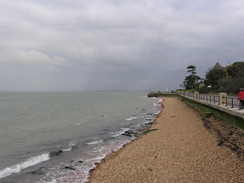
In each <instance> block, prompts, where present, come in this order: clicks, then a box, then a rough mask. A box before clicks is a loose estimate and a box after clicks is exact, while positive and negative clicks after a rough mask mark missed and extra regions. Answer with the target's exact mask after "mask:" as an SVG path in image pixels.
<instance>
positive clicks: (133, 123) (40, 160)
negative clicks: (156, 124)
mask: <svg viewBox="0 0 244 183" xmlns="http://www.w3.org/2000/svg"><path fill="white" fill-rule="evenodd" d="M159 102H160V100H159V99H157V98H148V97H147V92H145V91H82V92H1V93H0V183H19V182H20V183H33V182H36V183H62V182H65V183H69V182H72V183H85V182H87V181H88V178H89V171H90V170H91V169H93V168H94V167H95V166H96V165H97V164H98V163H99V162H100V161H101V160H102V159H103V158H104V157H105V156H106V155H107V154H109V153H111V152H113V151H116V150H118V149H120V148H122V147H123V146H124V145H125V144H126V143H129V142H130V141H132V140H134V139H135V138H137V137H138V136H140V134H142V133H143V130H144V129H146V128H148V127H149V126H150V125H151V124H152V122H153V120H154V115H155V114H157V113H159V112H160V110H161V109H160V104H159Z"/></svg>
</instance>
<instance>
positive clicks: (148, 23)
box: [0, 0, 244, 90]
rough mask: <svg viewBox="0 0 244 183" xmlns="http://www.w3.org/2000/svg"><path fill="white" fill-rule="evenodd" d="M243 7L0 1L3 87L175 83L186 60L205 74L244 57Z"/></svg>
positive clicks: (140, 0)
mask: <svg viewBox="0 0 244 183" xmlns="http://www.w3.org/2000/svg"><path fill="white" fill-rule="evenodd" d="M243 6H244V2H243V1H241V0H221V1H220V0H216V1H206V0H200V1H193V0H187V1H181V0H164V1H156V0H155V1H154V0H152V1H148V0H132V1H131V0H130V1H128V0H124V1H122V0H115V1H108V0H99V1H98V0H93V1H85V0H82V1H80V0H74V1H67V0H53V1H46V0H43V1H31V0H20V1H13V0H9V1H3V2H1V6H0V28H1V29H0V38H1V42H0V73H1V74H0V77H1V78H4V81H9V82H7V83H5V84H4V85H2V86H1V87H0V90H8V89H11V90H14V89H16V90H24V89H23V88H26V89H27V90H45V89H48V90H49V89H50V88H52V89H53V90H54V89H59V90H60V89H61V90H66V89H67V90H69V89H71V90H72V89H76V90H86V89H87V90H89V89H152V90H154V89H155V90H159V89H164V88H165V87H168V88H172V89H173V88H178V86H179V84H180V83H181V82H182V80H183V79H184V77H185V75H186V74H187V73H186V67H187V66H188V65H192V64H193V65H196V66H197V72H199V74H200V75H201V77H203V76H204V74H205V72H206V71H207V69H208V68H209V67H211V66H213V65H214V64H215V62H217V61H218V62H220V63H221V64H223V65H227V64H228V63H230V62H234V61H237V60H243V51H242V50H243V46H244V40H243V39H244V37H243V36H242V33H243V30H244V25H243V20H244V12H243V10H242V7H243ZM27 73H28V74H29V75H32V76H33V77H32V79H26V78H28V76H29V75H28V74H27ZM169 78H170V79H169ZM2 80H3V79H2ZM24 81H28V82H24ZM8 83H9V84H8ZM18 83H24V84H23V85H22V86H23V88H22V89H20V88H21V87H20V86H19V84H18Z"/></svg>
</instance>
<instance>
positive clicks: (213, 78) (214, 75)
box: [205, 69, 227, 90]
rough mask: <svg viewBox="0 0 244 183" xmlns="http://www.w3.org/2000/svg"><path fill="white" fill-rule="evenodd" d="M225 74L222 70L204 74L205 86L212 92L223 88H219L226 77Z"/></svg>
mask: <svg viewBox="0 0 244 183" xmlns="http://www.w3.org/2000/svg"><path fill="white" fill-rule="evenodd" d="M226 75H227V74H226V72H225V71H224V70H222V69H213V70H210V71H209V72H208V73H207V74H206V80H205V84H206V85H207V86H209V85H210V86H211V88H213V89H214V90H216V89H218V88H220V87H223V86H220V83H221V82H220V81H221V79H222V78H224V77H226Z"/></svg>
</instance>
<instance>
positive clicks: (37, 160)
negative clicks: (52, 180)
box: [0, 153, 50, 179]
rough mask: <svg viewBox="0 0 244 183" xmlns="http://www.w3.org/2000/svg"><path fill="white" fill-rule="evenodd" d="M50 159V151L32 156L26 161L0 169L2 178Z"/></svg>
mask: <svg viewBox="0 0 244 183" xmlns="http://www.w3.org/2000/svg"><path fill="white" fill-rule="evenodd" d="M49 159H50V156H49V153H44V154H42V155H38V156H34V157H31V158H29V159H28V160H26V161H24V162H21V163H19V164H16V165H13V166H10V167H7V168H5V169H3V170H0V179H1V178H4V177H7V176H9V175H12V174H14V173H19V172H21V171H22V170H24V169H26V168H28V167H31V166H34V165H37V164H39V163H42V162H44V161H47V160H49Z"/></svg>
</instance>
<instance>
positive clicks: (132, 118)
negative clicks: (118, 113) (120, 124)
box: [126, 117, 139, 121]
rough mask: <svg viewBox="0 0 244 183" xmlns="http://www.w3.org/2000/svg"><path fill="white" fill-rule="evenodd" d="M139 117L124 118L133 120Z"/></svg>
mask: <svg viewBox="0 0 244 183" xmlns="http://www.w3.org/2000/svg"><path fill="white" fill-rule="evenodd" d="M138 118H139V117H131V118H128V119H126V121H132V120H134V119H138Z"/></svg>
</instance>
